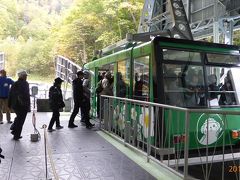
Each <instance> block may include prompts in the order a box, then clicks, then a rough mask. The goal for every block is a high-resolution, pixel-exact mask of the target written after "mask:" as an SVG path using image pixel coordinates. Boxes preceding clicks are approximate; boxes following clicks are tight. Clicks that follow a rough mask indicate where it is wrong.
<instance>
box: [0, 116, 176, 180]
mask: <svg viewBox="0 0 240 180" xmlns="http://www.w3.org/2000/svg"><path fill="white" fill-rule="evenodd" d="M69 116H70V114H69V113H61V117H60V119H61V125H63V126H64V128H63V129H61V130H56V131H54V132H51V133H50V132H48V133H47V139H48V142H49V145H50V149H51V152H52V159H53V163H54V166H55V169H56V174H57V177H58V178H59V179H62V180H82V179H83V180H88V179H90V180H152V179H164V180H165V179H175V180H176V179H179V178H178V177H176V176H175V175H173V174H172V173H170V172H168V171H166V170H165V169H163V168H161V167H158V166H154V165H153V164H150V163H146V161H145V160H143V159H144V158H143V159H141V158H142V157H138V156H136V155H135V154H134V153H133V152H131V151H130V150H128V149H126V147H124V146H122V145H120V144H117V142H116V141H114V140H113V139H111V138H109V137H108V136H107V135H105V134H104V133H102V132H101V131H99V129H98V124H96V127H95V128H93V129H91V130H89V129H86V128H85V127H84V126H81V125H80V123H79V119H80V118H79V117H76V120H75V123H76V124H77V125H79V127H77V128H74V129H69V128H68V127H67V124H68V119H69ZM14 117H15V114H12V119H14ZM50 118H51V113H39V112H37V113H36V119H37V125H36V127H37V129H38V130H39V132H40V134H41V139H40V141H38V142H31V141H30V134H32V133H33V126H32V113H28V116H27V119H26V121H25V124H24V127H23V131H22V136H23V138H22V139H20V140H19V141H15V140H13V139H12V135H11V134H10V130H9V127H10V124H8V123H7V122H6V119H5V114H4V124H1V125H0V147H1V148H2V149H3V152H2V154H3V155H4V156H5V159H2V162H1V164H0V180H44V179H56V178H54V175H53V170H52V168H51V163H50V161H49V158H48V162H47V169H48V170H47V177H46V166H45V156H44V154H45V149H44V130H43V129H40V127H42V125H43V124H46V125H48V123H49V120H50ZM93 122H94V121H93ZM54 128H55V127H54ZM134 161H135V162H137V163H138V164H136V163H135V162H134ZM143 168H146V170H145V169H143Z"/></svg>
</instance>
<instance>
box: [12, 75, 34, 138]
mask: <svg viewBox="0 0 240 180" xmlns="http://www.w3.org/2000/svg"><path fill="white" fill-rule="evenodd" d="M8 106H9V107H10V108H12V109H13V110H14V111H15V113H16V118H15V120H14V123H13V126H12V127H11V130H12V132H11V133H12V134H13V136H14V137H13V139H14V140H18V139H20V138H22V136H21V133H22V127H23V124H24V122H25V119H26V116H27V112H28V111H29V110H30V94H29V84H28V82H27V72H26V71H24V70H22V71H19V72H18V80H17V81H16V82H15V83H14V84H13V85H12V87H11V90H10V93H9V102H8Z"/></svg>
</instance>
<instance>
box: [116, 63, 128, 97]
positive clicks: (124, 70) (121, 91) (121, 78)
mask: <svg viewBox="0 0 240 180" xmlns="http://www.w3.org/2000/svg"><path fill="white" fill-rule="evenodd" d="M129 62H130V61H128V60H127V61H120V62H118V70H117V77H116V78H117V79H116V82H117V83H116V96H118V97H128V95H129V82H130V76H129V75H130V73H129V72H130V63H129Z"/></svg>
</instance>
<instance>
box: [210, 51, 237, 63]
mask: <svg viewBox="0 0 240 180" xmlns="http://www.w3.org/2000/svg"><path fill="white" fill-rule="evenodd" d="M207 58H208V61H209V62H213V63H224V64H235V65H239V64H240V57H239V56H233V55H224V54H207Z"/></svg>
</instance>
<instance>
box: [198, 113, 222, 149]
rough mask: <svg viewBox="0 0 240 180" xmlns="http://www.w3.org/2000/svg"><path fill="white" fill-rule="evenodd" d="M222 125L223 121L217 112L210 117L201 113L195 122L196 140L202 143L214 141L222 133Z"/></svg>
mask: <svg viewBox="0 0 240 180" xmlns="http://www.w3.org/2000/svg"><path fill="white" fill-rule="evenodd" d="M200 127H201V128H200ZM222 127H223V121H222V119H221V117H220V116H219V115H218V114H215V115H214V116H211V117H210V116H208V115H206V114H202V115H201V116H200V117H199V119H198V123H197V139H198V142H199V143H200V144H202V145H207V144H208V145H210V144H213V143H215V142H216V141H217V140H218V139H219V138H220V137H221V136H222V135H223V128H222ZM199 130H200V132H199Z"/></svg>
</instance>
